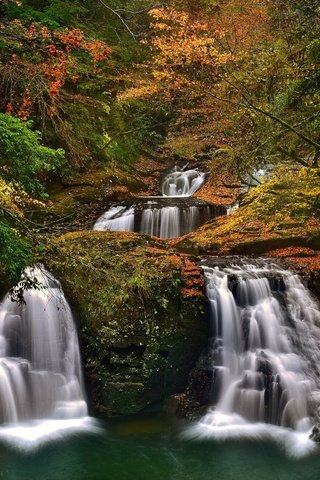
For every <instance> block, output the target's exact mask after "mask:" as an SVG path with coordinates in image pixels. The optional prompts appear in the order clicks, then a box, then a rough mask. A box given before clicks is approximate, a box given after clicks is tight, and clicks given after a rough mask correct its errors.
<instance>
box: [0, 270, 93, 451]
mask: <svg viewBox="0 0 320 480" xmlns="http://www.w3.org/2000/svg"><path fill="white" fill-rule="evenodd" d="M26 274H27V275H28V277H29V278H30V279H32V280H33V282H34V287H33V288H32V287H30V289H28V290H26V291H25V293H24V302H25V303H22V304H18V303H17V302H13V301H12V300H11V298H10V296H7V297H6V298H5V299H4V301H3V303H2V304H1V307H0V423H1V425H2V426H1V427H0V439H4V440H6V441H7V442H9V443H13V444H17V443H18V444H21V445H24V446H25V448H28V447H30V448H32V447H34V446H35V445H37V444H39V443H41V442H42V441H43V440H44V439H45V438H49V437H52V436H53V437H54V436H59V435H60V434H62V432H63V433H68V431H69V432H73V431H75V430H86V429H87V428H91V421H90V419H89V418H88V408H87V402H86V398H85V393H84V385H83V378H82V372H81V362H80V352H79V344H78V337H77V332H76V328H75V324H74V320H73V317H72V313H71V310H70V307H69V305H68V303H67V301H66V299H65V297H64V295H63V292H62V290H61V288H60V285H59V283H58V282H57V281H56V280H55V279H54V278H53V277H52V276H51V275H50V274H49V273H48V272H46V271H45V270H43V269H42V268H39V267H35V268H33V269H27V271H26ZM92 426H93V424H92Z"/></svg>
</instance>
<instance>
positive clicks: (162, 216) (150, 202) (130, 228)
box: [93, 166, 227, 239]
mask: <svg viewBox="0 0 320 480" xmlns="http://www.w3.org/2000/svg"><path fill="white" fill-rule="evenodd" d="M205 177H206V174H205V173H202V172H199V170H198V169H193V170H183V169H179V167H177V166H176V167H175V168H174V169H173V171H171V172H170V173H168V174H167V175H166V176H165V177H164V179H163V181H162V183H161V192H162V197H161V196H160V197H142V198H140V199H136V200H135V202H134V203H133V204H132V203H131V204H128V203H123V204H122V205H114V206H112V207H111V208H109V210H107V211H106V212H105V213H103V214H102V215H101V216H100V217H99V218H98V220H97V221H96V222H95V224H94V226H93V229H94V230H100V231H102V230H115V231H127V232H138V233H145V234H147V235H153V236H155V237H160V238H163V239H170V238H177V237H180V236H181V235H186V234H187V233H190V232H192V231H193V230H195V229H196V228H198V227H199V226H200V225H202V224H203V223H205V222H207V221H208V220H211V219H212V218H214V217H216V216H218V215H225V214H226V213H227V209H226V208H225V207H221V206H217V205H212V204H207V203H206V202H203V201H201V200H196V199H193V198H190V197H191V195H193V194H194V193H195V192H196V191H197V190H198V189H199V188H200V187H201V186H202V185H203V183H204V181H205Z"/></svg>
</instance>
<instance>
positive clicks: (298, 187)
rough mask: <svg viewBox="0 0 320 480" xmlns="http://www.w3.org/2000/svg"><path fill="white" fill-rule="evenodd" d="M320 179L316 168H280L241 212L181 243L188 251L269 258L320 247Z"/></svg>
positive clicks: (248, 198) (253, 192) (248, 197)
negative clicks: (290, 248) (279, 252)
mask: <svg viewBox="0 0 320 480" xmlns="http://www.w3.org/2000/svg"><path fill="white" fill-rule="evenodd" d="M319 218H320V175H319V172H318V171H317V170H315V169H306V168H302V169H300V170H297V169H295V170H287V169H284V168H282V169H280V170H278V171H277V172H275V173H274V175H273V177H272V178H271V179H270V180H269V181H268V182H266V183H265V184H263V185H261V186H259V187H256V188H253V189H252V190H251V191H250V192H249V193H248V194H247V195H246V197H245V198H244V201H243V202H242V205H241V208H240V209H239V210H237V211H235V212H234V213H233V214H232V215H230V216H228V217H223V218H221V217H220V218H218V219H215V220H214V221H212V222H209V223H207V224H206V225H204V226H203V227H201V228H199V229H198V230H197V231H196V232H194V233H191V234H190V235H187V236H186V237H185V238H183V239H182V240H181V239H179V240H178V241H177V242H176V245H177V246H179V248H181V249H184V250H187V249H188V250H193V251H197V252H203V251H205V252H206V253H209V252H210V253H218V254H224V253H236V254H238V253H240V254H241V253H245V254H248V253H249V254H250V253H263V252H267V251H270V250H272V249H277V248H286V247H288V246H291V245H292V246H299V245H301V246H308V245H309V246H313V245H314V248H316V247H317V245H318V248H319V235H320V221H319Z"/></svg>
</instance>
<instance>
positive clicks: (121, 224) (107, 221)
mask: <svg viewBox="0 0 320 480" xmlns="http://www.w3.org/2000/svg"><path fill="white" fill-rule="evenodd" d="M94 230H117V231H126V232H133V231H134V209H133V208H132V207H130V208H129V207H124V206H121V205H119V206H116V207H111V208H110V209H109V210H107V211H106V212H105V213H104V214H103V215H101V217H99V218H98V220H97V221H96V223H95V225H94Z"/></svg>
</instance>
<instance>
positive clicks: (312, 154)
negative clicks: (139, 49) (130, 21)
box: [123, 0, 319, 175]
mask: <svg viewBox="0 0 320 480" xmlns="http://www.w3.org/2000/svg"><path fill="white" fill-rule="evenodd" d="M283 3H285V2H283ZM180 5H181V2H180ZM272 7H273V8H274V5H273V4H272V2H267V1H265V2H261V1H255V2H250V3H248V2H244V1H243V0H229V1H227V2H216V3H215V8H214V9H211V10H209V11H208V10H205V9H203V10H201V11H200V12H198V13H196V14H195V12H190V10H187V9H184V10H182V9H181V8H180V9H173V8H160V9H154V10H151V12H150V15H151V17H152V24H151V28H152V34H151V36H150V37H149V38H148V39H147V40H146V43H147V44H148V45H149V46H150V49H151V51H152V53H153V57H152V61H151V62H150V64H149V68H148V76H145V75H142V76H141V79H140V81H139V82H138V84H137V82H136V83H135V85H134V87H133V88H132V89H129V90H128V91H127V92H126V93H125V95H124V96H123V98H125V99H128V98H132V97H134V96H145V97H146V96H151V95H152V97H153V98H156V97H158V99H159V101H164V102H167V103H168V104H171V105H173V106H174V108H176V109H179V110H180V112H181V114H182V115H179V123H180V125H181V124H182V127H183V128H185V126H186V125H188V126H189V128H190V127H191V128H194V127H195V125H197V128H199V126H200V129H202V130H203V129H204V130H207V131H208V134H210V135H211V136H214V137H215V139H216V144H217V145H218V146H220V147H221V146H222V147H228V154H229V157H230V159H231V160H232V162H231V163H232V165H236V168H237V170H238V172H239V174H240V175H242V173H245V172H246V171H248V170H250V169H251V170H252V168H254V167H255V166H257V167H259V166H261V165H263V164H265V163H274V162H279V161H286V160H289V161H291V162H298V163H300V164H302V165H307V166H308V165H310V166H313V167H317V166H318V158H319V140H318V138H317V134H316V128H317V108H318V97H317V94H316V92H313V93H312V94H311V96H310V95H308V96H307V95H306V96H305V98H304V99H302V96H300V100H302V103H301V105H300V107H301V108H300V111H299V115H297V114H296V112H294V110H293V109H292V107H291V106H290V104H289V103H288V102H287V103H286V101H285V97H286V96H287V97H288V94H289V92H290V89H291V90H292V88H293V86H294V85H295V84H296V85H297V83H299V81H302V79H303V78H304V79H305V78H306V73H307V72H306V70H308V71H309V75H310V73H311V72H312V71H314V70H316V62H315V47H316V45H315V44H314V41H310V39H309V40H308V42H309V45H308V42H307V43H306V42H305V38H304V37H302V38H300V39H299V41H297V39H296V41H295V42H294V43H290V42H289V41H288V39H287V38H286V36H285V35H284V34H283V33H282V34H280V28H282V27H283V25H282V26H281V27H280V26H279V29H278V30H277V31H276V32H274V26H275V20H274V17H275V16H273V14H272V13H271V12H273V10H272ZM287 9H289V10H290V6H289V7H287ZM290 11H291V10H290ZM292 21H293V22H295V21H296V19H294V18H293V20H292ZM291 27H292V25H291ZM285 31H286V30H285ZM313 32H314V33H315V30H314V29H313ZM301 49H302V51H303V52H304V53H303V58H301ZM310 93H311V92H310ZM194 119H195V121H194ZM204 125H205V126H204ZM208 125H209V126H210V127H211V128H208ZM203 134H205V133H204V132H202V135H203Z"/></svg>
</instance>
